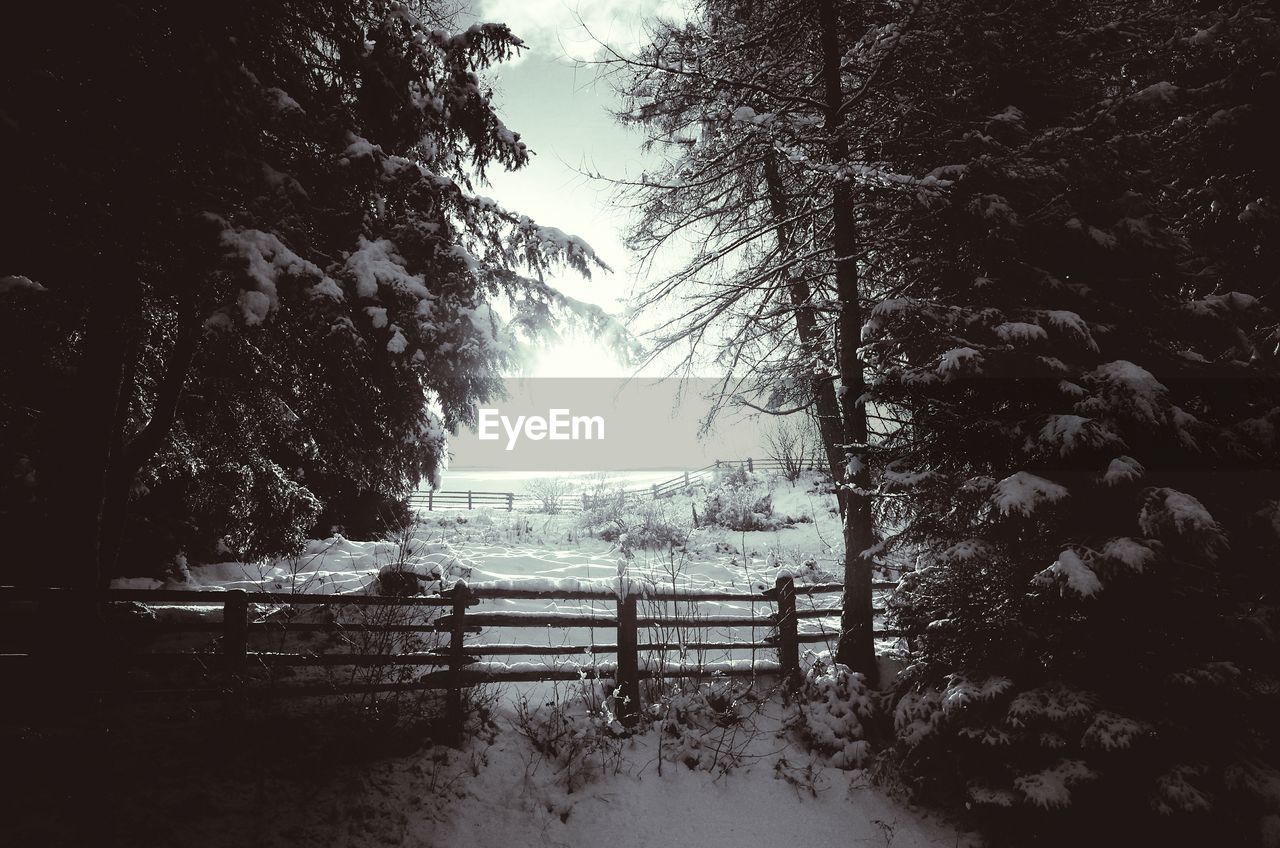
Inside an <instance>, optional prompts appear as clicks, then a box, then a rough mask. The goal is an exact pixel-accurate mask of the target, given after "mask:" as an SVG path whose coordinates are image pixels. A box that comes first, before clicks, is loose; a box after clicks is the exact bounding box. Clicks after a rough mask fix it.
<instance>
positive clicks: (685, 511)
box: [113, 478, 896, 668]
mask: <svg viewBox="0 0 1280 848" xmlns="http://www.w3.org/2000/svg"><path fill="white" fill-rule="evenodd" d="M769 485H770V487H771V489H772V491H771V494H772V500H773V507H774V513H775V516H785V517H786V518H787V519H788V520H795V522H796V523H794V524H791V525H790V526H784V527H780V528H778V529H774V530H767V531H750V532H735V531H730V530H726V529H723V528H719V527H700V528H696V529H695V528H693V526H692V524H693V513H694V511H695V509H696V508H698V504H699V500H700V498H699V497H698V496H696V495H695V496H694V497H689V496H676V497H673V498H669V499H663V500H661V501H659V502H657V507H656V508H657V509H659V510H660V512H661V513H662V515H663V517H664V520H668V521H671V522H673V523H677V524H680V525H681V526H683V527H685V529H686V530H687V531H688V534H689V539H688V542H687V544H685V545H684V546H682V547H681V548H680V549H676V550H671V549H668V550H666V551H652V550H644V549H640V550H634V551H628V550H625V549H624V547H625V546H624V545H621V544H620V543H619V542H617V541H614V542H609V541H604V540H601V539H599V538H595V537H594V536H593V535H591V534H590V533H588V532H586V531H585V530H584V529H583V527H582V526H581V521H580V519H579V517H578V516H575V515H571V514H562V515H552V516H548V515H541V514H533V513H521V512H515V513H509V512H507V511H505V510H487V509H479V510H471V511H451V512H447V513H438V512H437V513H425V512H424V513H420V514H419V523H418V524H417V525H416V526H415V527H414V528H412V530H411V531H410V532H409V533H408V534H406V535H405V536H404V537H403V538H401V539H398V540H394V541H354V540H350V539H345V538H343V537H341V536H335V537H332V538H329V539H323V540H312V541H311V542H309V543H308V545H307V547H306V549H305V550H304V551H303V552H302V553H301V554H300V555H298V556H295V557H287V558H282V559H278V560H274V561H268V562H260V563H239V562H228V563H217V564H210V565H201V566H192V567H186V566H182V567H180V568H178V569H177V570H175V572H174V575H173V578H172V579H170V580H157V579H137V578H130V579H122V580H117V581H116V582H115V583H114V584H113V585H114V586H115V587H117V588H136V589H150V588H161V587H165V588H201V589H211V590H225V589H232V588H239V589H246V590H250V591H265V592H283V593H319V594H328V593H332V594H364V593H377V592H379V591H381V588H380V586H379V575H380V574H384V575H385V573H386V571H387V570H389V569H393V568H394V569H399V570H403V571H407V572H409V573H411V574H413V575H416V577H417V578H418V580H419V583H418V588H419V589H420V590H421V591H423V592H427V593H430V592H433V591H435V590H438V589H440V588H441V587H442V586H444V587H447V586H450V585H452V584H453V583H454V582H455V581H457V580H466V581H467V582H468V584H469V585H470V586H472V587H490V588H513V589H538V590H548V589H571V590H583V589H586V590H594V591H598V592H600V593H601V594H602V595H603V597H601V598H600V599H598V600H554V599H512V600H507V599H487V600H485V601H484V602H483V603H482V604H481V605H480V606H478V607H474V608H473V609H474V610H475V611H477V612H517V613H526V614H535V613H541V612H583V613H590V612H595V613H598V614H601V615H605V616H608V615H612V614H613V613H614V611H615V603H614V600H613V596H614V595H615V594H616V589H617V586H618V585H619V580H620V579H625V581H626V585H628V586H630V587H633V591H638V592H639V593H640V594H641V604H640V610H639V611H640V615H641V616H644V615H664V616H669V615H676V614H678V615H680V616H682V617H690V616H726V615H734V616H747V615H750V616H755V617H760V618H763V617H765V616H767V615H768V614H770V613H771V612H772V611H773V608H772V605H771V604H768V603H765V602H751V601H705V602H699V603H698V604H696V605H694V604H691V603H686V602H683V601H681V602H678V603H675V602H657V601H652V602H651V601H646V600H644V599H643V595H644V593H645V591H646V589H647V588H649V587H653V588H657V589H663V590H666V589H673V590H677V591H681V592H690V593H693V594H696V593H697V592H698V591H700V590H731V591H741V592H744V593H746V592H759V591H761V590H764V589H768V588H771V587H772V586H773V585H774V582H775V580H776V578H777V576H778V574H779V572H780V571H785V572H786V573H789V574H791V575H792V576H793V577H794V578H795V580H796V581H797V583H798V584H806V583H831V582H837V581H838V580H839V579H840V574H841V568H842V566H841V548H840V538H841V537H840V524H839V519H838V517H837V515H835V501H834V499H833V498H832V497H831V496H829V495H826V494H822V493H821V492H819V491H817V490H816V489H815V487H814V481H812V480H807V481H800V482H797V483H794V484H792V483H788V482H786V481H785V480H781V479H779V478H773V479H772V480H771V481H770V483H769ZM885 576H891V573H886V575H885ZM797 604H798V606H799V607H800V609H801V610H802V611H803V610H804V609H806V608H819V609H821V608H832V607H835V606H838V604H839V595H838V594H817V595H812V596H808V595H800V596H799V597H798V598H797ZM881 605H882V604H881V603H880V599H878V600H877V606H881ZM253 612H254V613H256V615H257V616H259V619H260V620H266V619H267V618H268V617H269V616H271V615H273V614H275V613H276V612H278V610H277V609H275V608H273V607H271V606H268V605H259V606H258V607H257V608H256V609H255V610H254V611H253ZM324 614H326V613H325V612H324V611H322V610H318V609H315V608H311V609H306V610H303V612H302V615H303V616H319V615H324ZM157 615H158V616H160V617H161V618H166V619H169V620H187V621H191V620H196V619H200V620H205V621H217V620H219V617H220V616H221V609H220V607H218V606H216V605H171V606H166V607H164V608H161V609H158V610H157ZM294 620H299V619H294ZM301 620H307V619H306V618H303V619H301ZM838 624H839V621H838V618H836V617H814V618H802V619H801V621H800V632H801V633H809V634H824V635H827V636H829V637H830V639H829V640H827V641H824V642H818V643H814V644H811V645H808V646H807V648H808V649H809V650H811V651H813V652H815V653H816V654H818V655H822V654H825V653H826V652H827V651H828V650H829V649H831V648H833V647H834V638H835V634H836V632H837V629H838ZM877 624H878V626H879V625H882V624H883V622H877ZM648 631H649V632H648V633H647V634H646V633H644V632H642V633H641V637H640V638H641V641H642V642H646V641H653V642H671V641H678V642H682V643H683V642H692V641H697V638H698V634H699V632H700V634H701V638H702V640H704V641H713V642H737V643H751V642H759V641H760V640H761V639H763V638H764V637H765V636H766V635H768V634H769V632H770V630H769V629H768V628H767V627H761V628H755V629H753V628H747V627H725V628H711V629H700V631H694V630H681V631H680V632H674V631H672V630H669V629H661V628H656V627H654V628H648ZM255 638H256V639H258V641H259V643H260V644H259V645H257V646H253V645H251V647H257V648H258V649H259V650H268V649H269V650H290V649H291V647H290V645H289V644H288V643H287V642H286V641H282V640H281V638H280V637H277V636H271V637H269V638H268V637H266V636H258V637H255ZM182 641H183V644H184V645H187V646H191V644H192V643H191V639H190V638H189V637H186V638H184V639H183V640H182ZM468 641H469V643H470V644H475V643H486V642H487V643H493V642H502V643H518V644H525V645H528V644H533V645H548V646H560V645H567V644H584V645H585V644H592V643H596V644H599V643H611V642H613V641H615V640H614V631H613V630H612V629H603V630H602V629H599V628H554V629H553V628H547V627H529V628H502V629H500V630H499V629H496V628H495V629H488V630H486V631H485V632H483V633H481V634H478V635H477V636H474V637H471V638H470V639H469V640H468ZM162 647H164V646H162ZM878 647H879V650H880V652H881V653H883V654H892V653H893V652H894V650H895V648H896V640H893V639H883V640H880V642H879V645H878ZM307 648H308V646H307V645H305V644H298V645H295V646H293V648H292V649H303V650H305V649H307ZM762 653H763V655H762ZM772 659H773V652H772V651H768V652H761V651H752V650H749V649H742V650H727V651H715V652H703V653H701V654H699V655H694V654H693V653H687V654H685V655H683V656H681V655H679V653H678V652H673V653H669V654H666V655H663V656H650V657H642V661H643V662H646V663H650V664H652V663H658V662H661V663H664V664H667V665H670V664H672V663H675V662H679V663H681V664H686V665H687V664H693V663H695V662H701V663H719V662H738V663H741V662H750V661H760V660H772ZM520 661H521V662H522V663H523V665H522V667H527V665H528V663H529V662H530V661H533V662H544V661H543V660H539V659H538V658H532V657H531V658H529V659H527V660H525V659H523V658H522V659H521V660H520ZM511 662H515V660H508V664H510V663H511ZM597 662H599V663H605V664H611V663H612V662H613V657H612V655H600V656H598V657H596V656H581V657H580V656H574V657H572V658H571V659H566V658H563V657H562V658H558V659H556V658H552V659H548V660H545V663H547V664H554V665H555V666H556V667H557V668H565V667H567V666H572V665H578V666H590V665H594V664H596V663H597ZM488 667H491V668H493V667H501V664H499V663H490V664H489V665H488Z"/></svg>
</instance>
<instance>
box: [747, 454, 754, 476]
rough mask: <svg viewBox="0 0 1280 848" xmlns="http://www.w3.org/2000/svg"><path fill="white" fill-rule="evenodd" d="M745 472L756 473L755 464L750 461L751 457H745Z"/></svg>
mask: <svg viewBox="0 0 1280 848" xmlns="http://www.w3.org/2000/svg"><path fill="white" fill-rule="evenodd" d="M747 470H748V471H750V472H751V473H752V474H755V473H756V464H755V462H754V461H752V459H751V457H747Z"/></svg>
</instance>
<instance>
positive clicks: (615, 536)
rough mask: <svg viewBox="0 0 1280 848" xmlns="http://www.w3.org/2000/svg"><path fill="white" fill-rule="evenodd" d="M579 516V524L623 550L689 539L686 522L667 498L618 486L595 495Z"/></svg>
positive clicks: (666, 545)
mask: <svg viewBox="0 0 1280 848" xmlns="http://www.w3.org/2000/svg"><path fill="white" fill-rule="evenodd" d="M587 504H588V505H587V507H586V509H584V510H583V511H582V514H581V515H580V516H579V517H578V526H579V527H581V528H582V529H583V530H584V531H586V532H588V533H592V534H594V535H595V536H598V537H599V538H601V539H604V540H605V541H606V542H617V543H618V544H619V545H620V546H621V547H622V548H623V549H624V550H657V549H662V548H672V547H680V546H681V545H683V544H684V543H685V542H686V541H688V539H689V526H688V522H686V521H685V520H683V518H682V516H680V515H679V513H678V511H677V508H676V505H675V503H674V502H673V501H672V500H671V499H669V498H664V499H651V498H648V497H644V496H636V495H634V494H627V493H626V492H624V491H622V490H621V489H618V490H616V491H614V492H612V493H608V494H604V495H598V496H594V497H592V498H590V499H588V501H587Z"/></svg>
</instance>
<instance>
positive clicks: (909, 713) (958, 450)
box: [865, 2, 1280, 845]
mask: <svg viewBox="0 0 1280 848" xmlns="http://www.w3.org/2000/svg"><path fill="white" fill-rule="evenodd" d="M997 5H998V6H999V8H998V9H997V8H995V6H988V5H987V4H983V3H963V4H953V5H950V6H947V7H942V6H939V7H937V8H936V9H933V8H931V9H929V10H928V11H927V13H926V14H924V15H922V23H921V25H920V27H919V28H918V29H917V30H916V31H915V32H913V33H910V34H908V35H907V37H906V39H905V40H904V42H903V44H902V46H901V49H902V50H903V51H904V53H905V54H906V55H909V56H916V57H920V58H919V61H920V62H921V67H924V65H923V62H924V58H923V57H924V56H930V57H933V58H932V60H931V61H932V62H934V63H937V58H936V57H938V56H942V57H944V58H945V61H944V62H942V63H940V64H942V65H943V66H945V67H948V68H951V69H954V72H955V73H956V74H957V77H958V78H957V79H956V80H955V85H954V86H953V87H952V89H951V91H950V92H947V91H946V89H945V87H938V88H935V87H934V86H932V85H930V84H925V85H922V86H921V88H920V89H919V92H918V93H917V95H916V96H917V98H918V99H919V100H923V101H924V102H923V103H922V104H921V105H922V106H923V107H924V108H923V109H922V110H921V111H920V113H919V114H921V115H923V116H932V120H923V121H922V122H921V123H920V128H921V129H922V130H924V131H925V132H926V133H927V134H925V135H921V136H919V137H918V140H917V141H916V142H914V143H912V144H908V145H904V146H902V147H901V148H896V149H895V148H894V147H892V146H890V147H889V148H887V153H886V155H889V156H895V155H896V156H902V157H903V158H904V159H907V158H911V159H919V158H920V157H925V158H928V157H932V158H933V160H934V161H935V163H936V165H937V166H938V167H937V170H936V171H935V175H936V176H937V177H939V178H940V179H946V180H948V181H950V182H951V184H950V186H949V189H948V191H947V192H946V194H945V196H940V195H930V196H929V197H927V198H925V199H924V202H922V203H921V204H920V205H919V206H918V208H916V209H915V210H900V211H899V214H897V215H895V216H888V217H886V218H884V219H883V220H882V221H881V222H880V223H879V225H878V226H880V227H882V228H884V229H885V230H887V231H889V232H891V233H897V234H898V235H897V236H895V238H896V240H897V242H898V243H899V244H905V245H907V246H908V248H907V252H906V254H905V255H904V256H903V257H902V259H901V261H899V262H897V263H895V268H896V271H895V273H897V274H899V275H901V278H902V286H903V291H904V295H903V296H900V297H894V298H889V299H885V300H883V301H882V302H880V303H879V304H877V305H876V306H875V307H874V309H872V310H871V313H870V316H869V320H868V322H867V326H866V328H865V334H866V340H867V348H866V350H867V353H868V357H869V358H870V359H871V361H872V362H873V363H874V364H875V373H876V375H877V378H876V382H875V384H874V385H873V386H872V388H871V394H872V397H873V399H875V400H878V401H880V402H883V403H885V404H890V405H892V406H894V407H895V408H898V409H901V410H903V412H904V415H905V417H906V420H907V422H908V423H907V425H906V426H905V427H903V428H902V429H901V430H900V431H898V432H897V433H896V434H895V436H894V439H893V444H892V445H891V447H890V452H891V453H892V461H891V462H890V463H889V464H888V465H887V467H886V468H885V469H884V472H883V475H882V480H881V485H882V486H883V487H884V489H885V490H886V491H887V492H889V493H891V494H892V499H891V500H887V501H886V502H888V503H892V504H894V510H893V515H892V516H891V518H892V520H893V522H895V523H896V526H897V527H898V528H899V531H898V532H897V533H896V534H895V537H894V539H893V540H892V541H893V542H894V543H896V544H897V545H899V546H900V547H901V548H902V549H903V550H907V551H910V552H912V553H913V554H915V555H916V556H917V557H918V561H919V563H920V568H919V570H918V571H917V572H916V573H915V574H913V575H911V576H910V577H909V578H908V579H907V580H906V581H904V583H903V585H902V587H901V588H900V590H899V592H898V593H897V594H896V596H895V599H894V602H893V610H894V614H895V616H896V618H897V621H898V622H899V623H900V624H901V625H902V626H903V627H904V628H905V630H906V632H907V634H908V638H909V639H910V640H911V647H912V664H911V666H910V668H909V669H908V671H907V673H906V675H905V677H904V678H903V680H902V681H901V683H900V688H899V699H898V701H897V707H896V713H895V722H896V727H897V737H898V749H897V754H898V757H897V762H898V764H899V766H900V767H901V769H902V772H903V775H904V777H905V778H906V779H907V780H908V781H909V782H910V784H911V785H913V786H914V787H916V788H917V789H918V790H920V791H921V792H922V793H923V794H924V795H926V796H927V797H931V798H932V799H934V800H941V801H943V802H946V803H951V804H954V805H956V806H957V807H960V806H963V807H964V808H967V809H969V810H971V811H972V814H973V815H974V816H975V817H976V818H977V819H979V820H981V821H985V822H986V823H987V824H989V825H990V826H991V827H992V832H993V833H995V834H996V835H997V837H998V838H999V841H1000V842H1001V844H1012V845H1025V844H1032V843H1034V844H1078V842H1079V841H1080V840H1082V839H1086V838H1087V839H1090V840H1091V841H1102V842H1104V843H1105V844H1135V843H1136V842H1137V841H1141V842H1144V843H1145V842H1159V843H1162V844H1211V843H1216V844H1226V843H1230V844H1261V843H1263V842H1264V841H1265V838H1266V837H1265V834H1266V832H1268V831H1266V828H1267V827H1268V826H1270V827H1272V829H1273V830H1274V825H1275V820H1274V819H1272V820H1271V824H1270V825H1268V824H1267V823H1266V822H1267V820H1266V819H1265V814H1266V813H1267V812H1268V811H1269V810H1272V811H1273V810H1274V809H1275V805H1276V804H1277V803H1280V798H1277V797H1276V793H1275V791H1274V789H1273V788H1272V787H1274V786H1275V785H1277V783H1276V781H1277V778H1278V777H1280V774H1278V773H1277V772H1276V771H1275V770H1274V764H1275V763H1276V762H1277V751H1276V750H1275V747H1274V746H1275V737H1274V727H1273V726H1272V724H1273V722H1272V721H1271V720H1270V719H1269V718H1268V716H1272V715H1274V714H1275V711H1276V709H1277V707H1278V706H1280V704H1277V703H1276V692H1277V691H1278V686H1277V680H1278V678H1277V663H1276V644H1275V635H1274V634H1275V633H1276V632H1277V631H1276V626H1277V624H1280V619H1278V618H1277V607H1276V599H1277V595H1276V589H1277V583H1276V577H1275V572H1274V562H1275V558H1276V555H1277V551H1280V533H1278V532H1277V527H1280V525H1278V524H1277V523H1276V518H1275V517H1276V508H1277V504H1278V503H1280V502H1278V501H1277V496H1280V487H1278V486H1277V477H1276V471H1277V468H1276V466H1277V456H1278V455H1280V453H1278V452H1277V442H1276V429H1275V428H1276V426H1277V424H1280V406H1278V405H1277V404H1278V402H1280V385H1278V383H1277V379H1278V372H1277V367H1276V360H1275V353H1276V350H1275V349H1276V343H1277V340H1278V339H1277V336H1276V333H1275V313H1274V311H1272V310H1271V309H1270V308H1269V307H1273V306H1274V304H1273V303H1270V304H1269V303H1268V300H1271V299H1273V298H1274V296H1275V291H1276V273H1277V272H1276V267H1275V265H1274V264H1273V263H1268V262H1267V261H1266V260H1267V258H1268V257H1269V255H1270V251H1271V249H1272V248H1271V247H1270V245H1273V244H1274V238H1275V236H1276V233H1275V227H1276V220H1277V219H1276V217H1275V216H1274V214H1273V213H1274V209H1275V205H1274V204H1275V193H1274V185H1275V181H1274V176H1273V175H1272V174H1271V173H1270V172H1269V171H1270V169H1268V168H1267V167H1266V166H1265V164H1264V162H1263V159H1262V157H1260V156H1259V155H1258V151H1257V149H1256V146H1255V145H1256V141H1255V140H1254V139H1253V137H1252V135H1251V133H1252V132H1253V131H1256V128H1257V127H1258V126H1259V125H1260V123H1254V122H1262V121H1264V120H1268V119H1272V120H1273V119H1274V116H1275V106H1274V104H1275V103H1276V102H1280V101H1277V100H1276V98H1275V86H1276V83H1275V73H1274V69H1273V64H1274V60H1275V56H1276V49H1277V44H1278V43H1280V42H1277V39H1276V35H1277V30H1276V22H1275V19H1274V17H1273V16H1272V15H1270V14H1269V13H1268V12H1267V10H1266V9H1265V7H1264V5H1263V4H1254V3H1237V4H1231V5H1230V6H1229V7H1227V8H1224V9H1222V10H1218V11H1215V12H1204V13H1199V12H1197V11H1196V10H1195V9H1193V8H1191V7H1190V5H1189V4H1181V3H1172V2H1171V3H1160V4H1155V5H1151V4H1133V5H1126V4H1119V5H1108V6H1106V7H1099V6H1097V5H1096V4H1088V3H1072V2H1064V3H1051V4H1047V5H1046V4H1043V3H1034V4H1032V3H1025V4H1024V3H1013V4H1007V3H1004V4H997ZM932 66H933V65H930V67H932ZM926 83H927V80H926ZM930 92H936V93H937V94H938V95H939V99H938V100H937V101H935V102H934V103H929V102H928V96H929V94H930ZM1264 116H1265V117H1264ZM871 237H872V238H873V239H874V238H875V237H876V236H875V235H874V234H873V235H872V236H871ZM1246 268H1247V269H1248V270H1247V271H1245V270H1244V269H1246ZM1062 811H1069V812H1062Z"/></svg>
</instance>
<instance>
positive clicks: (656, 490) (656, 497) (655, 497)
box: [653, 483, 658, 501]
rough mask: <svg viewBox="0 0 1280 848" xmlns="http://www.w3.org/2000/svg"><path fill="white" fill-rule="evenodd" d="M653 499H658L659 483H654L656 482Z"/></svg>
mask: <svg viewBox="0 0 1280 848" xmlns="http://www.w3.org/2000/svg"><path fill="white" fill-rule="evenodd" d="M653 499H654V500H655V501H656V500H657V499H658V484H657V483H654V484H653Z"/></svg>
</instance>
